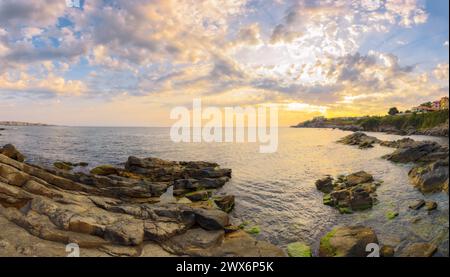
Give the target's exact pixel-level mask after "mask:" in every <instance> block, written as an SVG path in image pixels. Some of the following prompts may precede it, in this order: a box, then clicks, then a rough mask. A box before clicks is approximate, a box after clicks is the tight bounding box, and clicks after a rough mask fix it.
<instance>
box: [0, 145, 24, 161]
mask: <svg viewBox="0 0 450 277" xmlns="http://www.w3.org/2000/svg"><path fill="white" fill-rule="evenodd" d="M0 154H2V155H5V156H6V157H8V158H11V159H13V160H16V161H19V162H23V161H24V160H25V156H24V155H22V153H20V152H19V151H18V150H17V149H16V147H14V145H12V144H6V145H5V146H3V147H2V148H0Z"/></svg>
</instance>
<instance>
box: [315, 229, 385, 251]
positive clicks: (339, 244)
mask: <svg viewBox="0 0 450 277" xmlns="http://www.w3.org/2000/svg"><path fill="white" fill-rule="evenodd" d="M369 243H376V244H378V238H377V236H376V234H375V232H374V231H373V230H372V229H370V228H368V227H364V226H348V227H347V226H346V227H336V228H334V229H333V230H331V231H330V232H329V233H328V234H326V235H325V236H324V237H323V238H322V239H321V240H320V248H319V256H320V257H366V256H367V255H368V252H366V247H367V245H368V244H369Z"/></svg>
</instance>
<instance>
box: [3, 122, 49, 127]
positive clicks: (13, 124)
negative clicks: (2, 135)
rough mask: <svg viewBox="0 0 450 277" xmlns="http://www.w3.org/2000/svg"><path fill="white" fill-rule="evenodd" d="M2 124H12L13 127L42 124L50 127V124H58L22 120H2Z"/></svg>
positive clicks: (41, 125)
mask: <svg viewBox="0 0 450 277" xmlns="http://www.w3.org/2000/svg"><path fill="white" fill-rule="evenodd" d="M0 126H11V127H18V126H40V127H50V126H56V125H49V124H43V123H30V122H20V121H0Z"/></svg>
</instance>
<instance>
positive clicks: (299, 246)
mask: <svg viewBox="0 0 450 277" xmlns="http://www.w3.org/2000/svg"><path fill="white" fill-rule="evenodd" d="M287 253H288V255H289V257H312V252H311V247H309V245H307V244H305V243H302V242H294V243H290V244H288V245H287Z"/></svg>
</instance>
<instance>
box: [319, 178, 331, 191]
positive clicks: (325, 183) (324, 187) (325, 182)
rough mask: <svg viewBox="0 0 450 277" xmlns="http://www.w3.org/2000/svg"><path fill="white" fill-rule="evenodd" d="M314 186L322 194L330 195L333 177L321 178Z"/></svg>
mask: <svg viewBox="0 0 450 277" xmlns="http://www.w3.org/2000/svg"><path fill="white" fill-rule="evenodd" d="M315 184H316V188H317V190H319V191H321V192H323V193H330V192H332V191H333V177H331V176H326V177H323V178H322V179H319V180H317V181H316V183H315Z"/></svg>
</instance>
